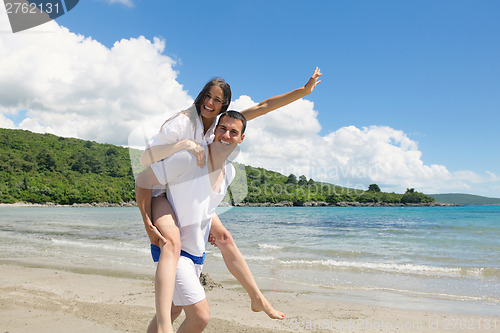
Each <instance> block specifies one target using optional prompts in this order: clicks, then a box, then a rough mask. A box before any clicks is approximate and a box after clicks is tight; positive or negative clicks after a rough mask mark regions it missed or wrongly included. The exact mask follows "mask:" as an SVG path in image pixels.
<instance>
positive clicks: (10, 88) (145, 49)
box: [0, 11, 192, 144]
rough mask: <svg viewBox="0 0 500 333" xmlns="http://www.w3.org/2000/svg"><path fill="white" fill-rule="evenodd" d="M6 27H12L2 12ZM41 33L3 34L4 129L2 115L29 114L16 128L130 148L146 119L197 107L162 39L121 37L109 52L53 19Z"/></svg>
mask: <svg viewBox="0 0 500 333" xmlns="http://www.w3.org/2000/svg"><path fill="white" fill-rule="evenodd" d="M1 28H5V29H9V24H8V19H7V16H6V14H5V13H4V12H3V11H0V29H1ZM37 28H38V30H37ZM37 28H34V29H30V30H29V31H28V32H27V33H18V34H3V35H2V36H1V39H0V86H1V87H2V89H1V90H0V112H2V114H3V116H2V118H0V122H1V124H2V125H3V124H5V125H6V126H9V127H11V128H12V127H13V124H12V122H9V121H8V120H9V119H7V118H6V117H5V115H10V116H12V115H13V114H16V112H20V111H21V110H28V111H27V112H26V114H27V118H26V119H25V120H24V121H21V122H20V124H19V125H18V127H19V128H23V129H29V130H32V131H36V132H50V133H53V134H57V135H62V136H71V137H78V138H83V139H87V140H95V141H98V142H107V143H114V144H126V143H127V137H128V135H129V133H130V132H131V130H132V129H133V128H135V127H137V126H138V125H139V124H140V123H141V122H142V121H143V120H144V119H150V118H154V117H156V116H160V117H161V118H165V117H167V116H168V115H170V114H172V113H173V112H174V111H178V110H181V109H182V108H185V107H187V106H189V104H190V103H192V98H191V97H190V96H189V95H188V94H187V91H185V90H184V89H183V87H182V85H181V84H179V83H178V82H177V80H176V78H177V72H176V71H175V70H174V68H173V67H174V65H175V61H174V60H172V59H171V58H169V57H167V56H165V55H163V54H162V52H163V50H164V48H165V41H164V40H161V39H158V38H155V39H154V40H153V41H149V40H147V39H146V38H144V37H139V38H131V39H123V40H121V41H118V42H116V43H115V44H114V45H113V47H112V48H107V47H106V46H104V45H102V44H101V43H99V42H98V41H96V40H93V39H92V38H90V37H85V36H82V35H77V34H74V33H71V32H70V31H68V30H67V29H66V28H64V27H61V26H59V25H58V24H57V23H55V22H54V21H52V22H49V23H46V24H44V25H43V28H41V27H37ZM37 32H38V33H37ZM8 118H9V117H8ZM157 128H158V124H155V129H157Z"/></svg>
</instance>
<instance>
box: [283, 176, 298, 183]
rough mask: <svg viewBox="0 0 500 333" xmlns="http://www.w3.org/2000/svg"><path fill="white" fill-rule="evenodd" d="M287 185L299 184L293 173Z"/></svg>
mask: <svg viewBox="0 0 500 333" xmlns="http://www.w3.org/2000/svg"><path fill="white" fill-rule="evenodd" d="M286 183H287V184H297V177H296V176H295V175H294V174H293V173H291V174H290V175H289V176H288V179H287V180H286Z"/></svg>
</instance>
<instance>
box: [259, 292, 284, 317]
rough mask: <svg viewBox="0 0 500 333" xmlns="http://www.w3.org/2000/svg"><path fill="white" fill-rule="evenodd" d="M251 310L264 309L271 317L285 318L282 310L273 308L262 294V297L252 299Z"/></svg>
mask: <svg viewBox="0 0 500 333" xmlns="http://www.w3.org/2000/svg"><path fill="white" fill-rule="evenodd" d="M252 311H253V312H261V311H264V312H265V313H266V314H267V315H268V316H269V318H271V319H281V320H282V319H285V314H284V313H283V312H280V311H278V310H275V309H274V308H273V307H272V305H271V304H269V302H268V301H267V299H266V298H265V297H264V296H263V295H262V298H259V299H252Z"/></svg>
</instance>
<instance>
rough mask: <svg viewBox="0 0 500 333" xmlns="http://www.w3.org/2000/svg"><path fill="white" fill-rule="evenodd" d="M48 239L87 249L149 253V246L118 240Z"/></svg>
mask: <svg viewBox="0 0 500 333" xmlns="http://www.w3.org/2000/svg"><path fill="white" fill-rule="evenodd" d="M50 241H51V242H52V243H53V244H56V245H65V246H70V247H78V248H88V249H102V250H107V251H124V250H125V251H133V252H140V253H150V250H149V247H147V246H143V247H139V246H137V245H136V244H130V243H124V242H120V243H117V244H112V243H109V242H107V243H92V242H89V241H88V240H82V241H74V240H66V239H55V238H51V239H50Z"/></svg>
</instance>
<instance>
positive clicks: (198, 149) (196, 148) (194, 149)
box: [184, 139, 207, 168]
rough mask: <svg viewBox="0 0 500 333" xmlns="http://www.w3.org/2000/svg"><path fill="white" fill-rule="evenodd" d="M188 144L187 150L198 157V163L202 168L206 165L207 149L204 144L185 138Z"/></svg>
mask: <svg viewBox="0 0 500 333" xmlns="http://www.w3.org/2000/svg"><path fill="white" fill-rule="evenodd" d="M184 141H185V144H186V148H185V149H186V150H187V151H189V152H190V153H191V154H193V156H194V157H195V158H196V164H198V166H199V167H200V168H203V167H205V164H206V163H207V159H206V158H205V149H203V147H202V146H200V145H199V144H197V143H196V142H194V141H193V140H188V139H186V140H184Z"/></svg>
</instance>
